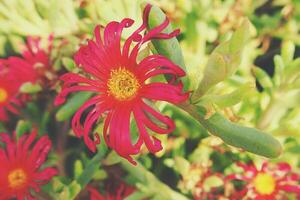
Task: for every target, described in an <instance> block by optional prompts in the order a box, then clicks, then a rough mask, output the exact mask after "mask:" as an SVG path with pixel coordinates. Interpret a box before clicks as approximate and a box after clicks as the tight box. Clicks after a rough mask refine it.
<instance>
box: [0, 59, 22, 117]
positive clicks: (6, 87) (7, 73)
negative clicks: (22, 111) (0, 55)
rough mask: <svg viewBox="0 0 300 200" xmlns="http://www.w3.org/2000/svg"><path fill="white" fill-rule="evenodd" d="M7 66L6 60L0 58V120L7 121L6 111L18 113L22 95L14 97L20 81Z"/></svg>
mask: <svg viewBox="0 0 300 200" xmlns="http://www.w3.org/2000/svg"><path fill="white" fill-rule="evenodd" d="M14 75H15V74H14V73H13V72H12V71H11V70H10V68H9V67H8V66H7V61H6V60H0V121H7V120H8V115H7V111H10V112H13V113H15V114H19V111H18V107H19V106H21V105H22V101H21V99H22V97H20V98H16V96H17V94H18V91H19V87H20V85H21V84H22V81H21V80H19V79H16V78H15V76H14Z"/></svg>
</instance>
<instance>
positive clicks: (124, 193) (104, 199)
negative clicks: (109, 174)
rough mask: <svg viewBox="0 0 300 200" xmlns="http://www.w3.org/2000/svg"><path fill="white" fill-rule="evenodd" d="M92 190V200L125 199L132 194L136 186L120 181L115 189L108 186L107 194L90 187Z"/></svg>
mask: <svg viewBox="0 0 300 200" xmlns="http://www.w3.org/2000/svg"><path fill="white" fill-rule="evenodd" d="M88 190H89V191H90V194H91V195H90V200H123V199H125V198H126V197H128V196H129V195H130V194H132V193H133V192H134V190H135V188H134V187H132V186H129V185H127V184H125V183H120V184H119V186H118V188H116V189H113V190H112V188H108V189H107V191H106V195H105V196H104V195H101V194H100V193H99V192H98V191H97V190H96V189H94V188H92V187H88Z"/></svg>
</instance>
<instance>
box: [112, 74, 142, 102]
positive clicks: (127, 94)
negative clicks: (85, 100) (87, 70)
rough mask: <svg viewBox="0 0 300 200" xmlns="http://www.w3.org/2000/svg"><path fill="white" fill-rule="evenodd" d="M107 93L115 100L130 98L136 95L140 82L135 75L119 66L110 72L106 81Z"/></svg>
mask: <svg viewBox="0 0 300 200" xmlns="http://www.w3.org/2000/svg"><path fill="white" fill-rule="evenodd" d="M107 86H108V93H109V94H110V95H112V96H114V97H115V98H116V99H117V100H120V101H126V100H131V99H132V98H133V97H135V96H136V94H137V91H138V89H139V88H140V84H139V81H138V79H137V78H136V76H135V75H134V74H133V73H132V72H130V71H128V70H126V69H124V68H119V69H116V70H112V71H111V72H110V79H109V80H108V82H107Z"/></svg>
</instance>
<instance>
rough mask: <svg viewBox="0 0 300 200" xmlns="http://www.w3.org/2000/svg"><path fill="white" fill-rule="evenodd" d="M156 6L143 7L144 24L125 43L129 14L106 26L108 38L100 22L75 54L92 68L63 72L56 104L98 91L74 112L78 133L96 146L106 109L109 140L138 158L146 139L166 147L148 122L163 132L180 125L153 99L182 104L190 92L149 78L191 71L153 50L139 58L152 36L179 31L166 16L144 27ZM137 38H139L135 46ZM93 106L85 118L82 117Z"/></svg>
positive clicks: (125, 153) (150, 146) (153, 146)
mask: <svg viewBox="0 0 300 200" xmlns="http://www.w3.org/2000/svg"><path fill="white" fill-rule="evenodd" d="M150 9H151V6H150V5H147V6H146V8H145V9H144V13H143V24H142V25H141V26H140V27H139V28H138V29H137V30H135V31H134V32H133V33H132V34H131V36H129V38H127V39H126V40H125V42H124V44H123V47H122V48H121V34H122V31H123V29H124V28H128V27H130V26H131V25H132V24H133V23H134V21H133V20H132V19H128V18H125V19H123V20H122V21H121V22H120V23H119V22H116V21H113V22H110V23H109V24H108V25H107V26H106V27H105V29H104V41H102V39H101V33H100V26H97V27H96V28H95V33H94V35H95V41H93V40H89V41H88V44H87V45H83V46H81V47H80V49H79V51H78V52H77V53H76V55H75V62H76V63H77V65H79V66H80V67H81V68H82V70H83V71H84V72H86V77H83V76H80V75H78V74H74V73H67V74H65V75H63V76H62V77H61V80H63V81H64V85H63V88H62V91H61V92H60V94H59V95H58V96H57V98H56V105H59V104H62V103H64V102H65V100H66V97H67V95H68V94H69V93H71V92H78V91H89V92H95V93H97V95H96V96H94V97H92V98H91V99H90V100H88V101H87V102H85V103H84V105H83V106H82V107H81V108H80V109H79V110H78V111H77V112H76V114H75V116H74V117H73V119H72V128H73V130H74V132H75V134H76V135H77V136H78V137H81V136H83V138H84V141H85V144H86V145H87V146H88V148H89V149H90V150H91V151H93V152H95V151H96V144H98V143H99V135H98V134H95V136H96V141H93V140H92V139H91V138H90V137H89V132H90V131H91V129H92V127H93V125H95V123H96V122H97V121H98V119H99V118H100V117H101V116H103V115H106V117H105V122H104V130H103V135H104V139H105V141H106V143H107V145H108V146H109V147H111V148H112V149H114V150H115V151H116V152H117V153H118V154H119V155H121V156H122V157H124V158H126V159H128V160H129V161H130V162H131V163H133V164H136V162H135V161H134V160H133V159H132V158H131V155H135V154H138V153H139V151H140V148H141V145H142V144H143V143H145V144H146V147H147V148H148V149H149V151H150V152H152V153H155V152H158V151H160V150H161V149H162V145H161V142H160V141H159V140H158V139H157V138H156V137H154V136H150V135H149V134H148V132H147V128H148V129H150V130H152V131H154V132H156V133H160V134H168V133H170V132H172V131H173V130H174V128H175V125H174V122H173V121H172V120H171V119H170V118H169V117H167V116H164V115H162V114H161V113H159V112H158V111H156V110H154V109H153V108H152V107H151V106H149V103H150V101H149V100H158V101H166V102H169V103H174V104H176V103H180V102H183V101H185V100H187V99H188V96H189V94H188V93H184V92H183V90H182V83H177V84H171V83H170V82H169V83H161V82H153V83H148V82H147V80H149V78H151V77H154V76H156V75H161V74H170V75H172V76H173V77H174V78H173V80H172V82H174V83H175V79H176V78H177V77H182V76H185V72H184V71H183V70H182V69H181V68H180V67H179V66H177V65H175V64H174V63H172V62H171V61H170V60H168V59H167V58H165V57H163V56H161V55H150V56H148V57H146V58H144V59H143V60H142V61H141V62H139V63H137V55H138V53H139V50H140V49H141V46H142V45H143V44H145V43H146V42H148V41H150V40H151V39H167V38H172V37H175V36H176V35H177V34H178V33H179V31H178V30H176V31H174V32H172V33H170V34H166V33H162V31H163V30H164V29H165V28H166V27H167V26H168V24H169V21H168V19H166V20H165V21H164V22H163V23H162V24H161V25H159V26H157V27H155V28H153V29H152V30H150V31H148V32H147V33H145V34H144V35H142V34H141V32H142V31H145V30H146V26H147V21H148V15H149V12H150ZM134 42H135V43H136V44H135V46H134V47H133V48H132V49H131V50H130V47H131V45H132V43H134ZM146 82H147V84H146ZM87 110H88V114H87V116H86V118H85V120H84V121H81V120H82V116H83V113H84V111H87ZM131 119H135V121H136V124H137V127H138V129H139V136H138V139H137V140H136V142H135V144H133V143H132V136H131V132H130V125H131ZM157 122H158V123H159V124H162V125H158V124H157Z"/></svg>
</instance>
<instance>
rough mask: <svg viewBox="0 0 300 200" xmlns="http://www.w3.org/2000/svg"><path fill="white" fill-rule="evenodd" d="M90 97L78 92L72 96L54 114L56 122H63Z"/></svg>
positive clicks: (88, 94) (87, 94)
mask: <svg viewBox="0 0 300 200" xmlns="http://www.w3.org/2000/svg"><path fill="white" fill-rule="evenodd" d="M91 96H92V93H90V92H79V93H76V94H75V95H74V96H72V97H71V98H70V99H69V100H68V102H67V103H66V104H65V105H63V106H62V107H61V108H60V109H59V110H58V111H57V113H56V119H57V121H64V120H67V119H69V118H71V116H72V115H73V114H74V113H75V112H76V111H77V110H78V108H79V107H80V106H82V104H83V103H84V102H85V101H87V100H88V99H89V98H90V97H91Z"/></svg>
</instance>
